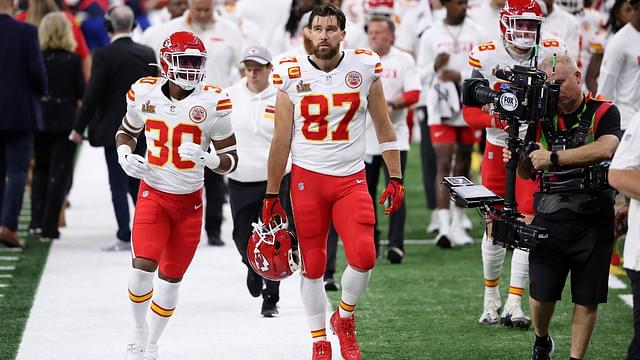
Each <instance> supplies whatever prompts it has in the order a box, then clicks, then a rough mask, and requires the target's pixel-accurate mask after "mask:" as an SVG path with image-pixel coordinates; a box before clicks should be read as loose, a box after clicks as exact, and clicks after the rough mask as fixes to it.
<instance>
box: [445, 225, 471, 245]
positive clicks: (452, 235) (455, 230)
mask: <svg viewBox="0 0 640 360" xmlns="http://www.w3.org/2000/svg"><path fill="white" fill-rule="evenodd" d="M448 238H449V240H450V241H451V246H454V247H455V246H464V245H471V244H473V239H472V238H471V236H469V234H467V231H466V230H464V229H463V228H462V226H455V227H453V226H452V227H451V230H450V231H449V235H448Z"/></svg>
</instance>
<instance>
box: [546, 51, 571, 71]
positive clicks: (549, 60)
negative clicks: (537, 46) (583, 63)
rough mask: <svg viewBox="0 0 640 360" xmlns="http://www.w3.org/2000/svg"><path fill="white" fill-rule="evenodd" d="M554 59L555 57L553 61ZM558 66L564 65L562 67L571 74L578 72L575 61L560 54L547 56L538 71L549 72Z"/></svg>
mask: <svg viewBox="0 0 640 360" xmlns="http://www.w3.org/2000/svg"><path fill="white" fill-rule="evenodd" d="M554 57H555V60H554ZM554 62H555V63H554ZM558 64H562V65H564V67H565V68H567V69H568V70H569V71H571V72H576V71H578V65H576V61H575V60H573V58H572V57H571V56H569V55H566V54H562V55H555V54H554V55H550V56H547V57H546V58H545V59H544V60H543V61H542V63H541V64H540V70H544V71H547V70H551V69H553V68H554V67H557V66H558Z"/></svg>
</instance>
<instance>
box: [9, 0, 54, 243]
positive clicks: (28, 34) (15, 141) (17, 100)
mask: <svg viewBox="0 0 640 360" xmlns="http://www.w3.org/2000/svg"><path fill="white" fill-rule="evenodd" d="M12 3H13V2H12V1H11V0H0V34H2V35H0V66H1V67H2V69H3V70H4V71H2V72H0V84H2V86H0V109H2V112H1V113H0V243H3V244H5V245H6V246H10V247H22V245H23V244H22V242H21V241H20V240H19V239H18V236H17V234H16V230H17V228H18V214H19V213H20V208H22V197H23V195H24V189H25V185H26V183H27V172H28V171H29V161H30V160H31V152H32V150H33V134H34V132H35V131H36V130H42V127H43V122H42V110H41V107H40V98H41V97H42V96H43V95H44V94H45V91H46V89H47V75H46V71H45V68H44V62H43V60H42V52H41V51H40V43H39V42H38V30H37V29H36V28H35V27H34V26H32V25H29V24H24V23H20V22H18V21H16V20H14V19H13V18H12V16H11V13H12V10H13V9H12Z"/></svg>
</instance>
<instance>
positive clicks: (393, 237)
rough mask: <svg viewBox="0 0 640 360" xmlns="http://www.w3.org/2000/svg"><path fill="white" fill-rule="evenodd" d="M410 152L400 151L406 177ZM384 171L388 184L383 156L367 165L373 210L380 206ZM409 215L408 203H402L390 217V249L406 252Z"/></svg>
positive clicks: (376, 239) (378, 243) (377, 232)
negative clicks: (379, 194)
mask: <svg viewBox="0 0 640 360" xmlns="http://www.w3.org/2000/svg"><path fill="white" fill-rule="evenodd" d="M408 153H409V152H408V151H400V165H401V171H402V174H403V176H404V173H405V171H404V169H405V168H406V166H407V155H408ZM381 168H382V169H383V171H384V178H385V180H386V182H389V171H388V170H387V167H386V166H385V165H384V160H383V159H382V155H376V156H374V157H373V160H372V161H371V163H365V170H366V173H367V187H368V188H369V194H370V195H371V199H372V200H373V208H374V209H376V208H377V207H378V206H379V205H378V179H379V178H380V169H381ZM406 215H407V205H406V202H403V203H402V206H400V209H398V211H396V212H395V213H393V214H392V215H391V216H390V217H389V247H397V248H399V249H400V250H403V251H404V224H405V220H406ZM379 233H380V231H379V230H378V221H377V212H376V225H375V228H374V237H373V239H374V241H375V245H376V254H378V253H379V252H380V236H379V235H378V234H379Z"/></svg>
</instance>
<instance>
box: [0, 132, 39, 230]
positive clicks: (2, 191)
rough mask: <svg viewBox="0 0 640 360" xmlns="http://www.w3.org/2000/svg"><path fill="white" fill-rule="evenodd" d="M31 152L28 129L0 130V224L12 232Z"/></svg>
mask: <svg viewBox="0 0 640 360" xmlns="http://www.w3.org/2000/svg"><path fill="white" fill-rule="evenodd" d="M32 152H33V133H32V132H31V131H22V130H0V209H1V211H0V225H1V226H6V227H8V228H9V229H11V230H14V231H15V230H18V215H19V214H20V209H22V199H23V197H24V189H25V186H26V184H27V173H28V172H29V161H30V160H31V154H32Z"/></svg>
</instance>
